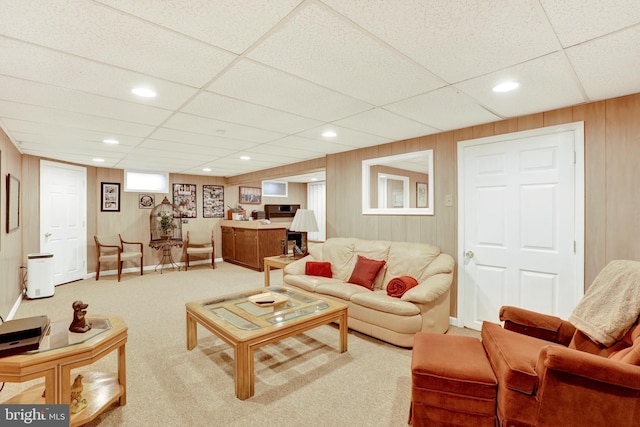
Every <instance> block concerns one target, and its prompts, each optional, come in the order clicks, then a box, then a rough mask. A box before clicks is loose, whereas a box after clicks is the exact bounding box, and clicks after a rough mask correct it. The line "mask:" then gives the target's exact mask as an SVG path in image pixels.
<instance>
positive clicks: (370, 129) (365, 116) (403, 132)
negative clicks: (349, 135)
mask: <svg viewBox="0 0 640 427" xmlns="http://www.w3.org/2000/svg"><path fill="white" fill-rule="evenodd" d="M334 124H336V125H340V126H343V127H345V128H350V129H354V130H358V131H361V132H366V133H371V134H374V135H379V136H381V137H383V138H388V139H390V140H394V141H400V140H403V139H409V138H415V137H418V136H423V135H430V134H433V133H437V132H439V130H438V129H435V128H432V127H429V126H426V125H424V124H422V123H419V122H416V121H415V120H411V119H407V118H406V117H402V116H399V115H397V114H394V113H392V112H390V111H386V110H384V109H382V108H374V109H372V110H369V111H365V112H363V113H359V114H356V115H354V116H351V117H347V118H345V119H342V120H337V121H335V122H334Z"/></svg>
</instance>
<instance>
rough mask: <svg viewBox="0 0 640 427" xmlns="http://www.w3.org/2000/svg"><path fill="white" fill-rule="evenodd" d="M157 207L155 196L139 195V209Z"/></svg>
mask: <svg viewBox="0 0 640 427" xmlns="http://www.w3.org/2000/svg"><path fill="white" fill-rule="evenodd" d="M155 205H156V198H155V196H154V195H153V194H138V209H152V208H153V207H154V206H155Z"/></svg>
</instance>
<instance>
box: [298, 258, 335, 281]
mask: <svg viewBox="0 0 640 427" xmlns="http://www.w3.org/2000/svg"><path fill="white" fill-rule="evenodd" d="M304 274H306V275H308V276H322V277H328V278H329V279H331V278H332V277H333V274H331V263H330V262H323V261H307V263H306V264H305V266H304Z"/></svg>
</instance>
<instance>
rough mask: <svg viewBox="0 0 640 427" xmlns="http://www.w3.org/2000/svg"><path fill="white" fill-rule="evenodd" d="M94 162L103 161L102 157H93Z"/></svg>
mask: <svg viewBox="0 0 640 427" xmlns="http://www.w3.org/2000/svg"><path fill="white" fill-rule="evenodd" d="M93 161H94V162H98V163H102V162H104V159H100V158H98V157H96V158H95V159H93Z"/></svg>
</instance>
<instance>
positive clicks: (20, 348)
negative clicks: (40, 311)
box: [0, 316, 50, 357]
mask: <svg viewBox="0 0 640 427" xmlns="http://www.w3.org/2000/svg"><path fill="white" fill-rule="evenodd" d="M49 323H50V322H49V317H48V316H33V317H26V318H23V319H15V320H8V321H6V322H4V323H2V324H0V357H5V356H11V355H14V354H18V353H24V352H25V351H31V350H37V349H38V348H39V347H40V342H41V341H42V338H44V336H45V335H46V334H47V330H48V328H49Z"/></svg>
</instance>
